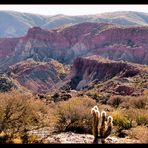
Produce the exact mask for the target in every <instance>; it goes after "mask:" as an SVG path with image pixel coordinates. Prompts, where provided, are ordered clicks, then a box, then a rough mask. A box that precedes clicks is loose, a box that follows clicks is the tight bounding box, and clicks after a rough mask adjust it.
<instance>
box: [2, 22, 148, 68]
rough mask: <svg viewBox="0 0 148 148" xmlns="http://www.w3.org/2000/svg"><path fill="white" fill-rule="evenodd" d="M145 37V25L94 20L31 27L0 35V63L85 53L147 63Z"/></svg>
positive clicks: (70, 59)
mask: <svg viewBox="0 0 148 148" xmlns="http://www.w3.org/2000/svg"><path fill="white" fill-rule="evenodd" d="M147 40H148V28H147V27H132V28H124V27H119V26H116V25H112V24H97V23H82V24H77V25H73V26H69V27H65V28H64V27H63V28H58V29H54V30H43V29H41V28H39V27H33V28H31V29H29V30H28V33H27V35H26V36H24V37H20V38H17V39H0V57H2V58H4V59H3V61H6V63H7V64H3V65H4V66H2V65H0V67H1V70H2V69H3V68H6V67H7V66H9V65H12V64H15V63H16V62H18V61H22V60H26V59H27V58H33V59H34V60H39V61H48V59H49V58H53V59H56V60H58V61H60V62H62V63H68V64H69V63H72V62H73V60H74V59H75V58H76V57H78V56H86V55H100V56H102V57H105V58H108V59H113V60H125V61H130V62H134V63H140V64H148V58H147V57H148V48H147V47H148V42H147ZM8 59H9V60H8ZM14 59H15V60H14ZM16 59H17V60H16Z"/></svg>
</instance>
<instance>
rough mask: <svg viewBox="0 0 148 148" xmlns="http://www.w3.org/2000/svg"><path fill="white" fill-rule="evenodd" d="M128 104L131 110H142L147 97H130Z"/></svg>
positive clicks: (146, 102) (147, 102)
mask: <svg viewBox="0 0 148 148" xmlns="http://www.w3.org/2000/svg"><path fill="white" fill-rule="evenodd" d="M129 104H130V105H131V106H132V107H133V108H138V109H142V108H143V109H144V108H146V106H147V105H148V97H147V96H138V97H131V98H130V100H129Z"/></svg>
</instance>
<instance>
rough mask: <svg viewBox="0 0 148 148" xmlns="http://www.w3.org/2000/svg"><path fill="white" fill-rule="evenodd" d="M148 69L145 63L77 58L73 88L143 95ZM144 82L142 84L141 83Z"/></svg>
mask: <svg viewBox="0 0 148 148" xmlns="http://www.w3.org/2000/svg"><path fill="white" fill-rule="evenodd" d="M147 73H148V69H147V68H146V67H145V66H143V65H137V64H131V63H127V62H118V61H112V60H106V59H104V58H101V57H97V56H90V57H86V58H81V57H79V58H77V59H76V60H75V61H74V64H73V67H72V71H71V75H70V78H69V79H70V81H69V82H68V83H67V84H68V85H70V87H71V88H72V89H76V90H83V89H84V90H88V89H93V88H94V89H95V90H97V92H98V93H102V92H104V93H111V94H115V95H133V96H135V95H142V93H143V91H144V89H145V88H147V87H148V83H147V79H148V75H147ZM141 83H142V85H141Z"/></svg>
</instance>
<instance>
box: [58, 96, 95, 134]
mask: <svg viewBox="0 0 148 148" xmlns="http://www.w3.org/2000/svg"><path fill="white" fill-rule="evenodd" d="M95 104H96V103H95V101H94V100H92V99H90V98H88V97H76V98H71V99H69V100H68V101H61V102H59V103H58V104H57V105H56V108H55V111H56V116H57V117H58V122H57V124H56V130H57V132H61V131H73V132H78V133H82V132H85V133H91V132H92V130H91V129H92V116H91V113H90V108H92V107H93V106H94V105H95Z"/></svg>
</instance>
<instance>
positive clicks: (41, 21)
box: [0, 11, 148, 37]
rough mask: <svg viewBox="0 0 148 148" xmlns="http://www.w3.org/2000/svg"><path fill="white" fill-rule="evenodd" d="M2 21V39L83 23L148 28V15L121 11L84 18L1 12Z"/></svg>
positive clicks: (0, 31) (0, 27)
mask: <svg viewBox="0 0 148 148" xmlns="http://www.w3.org/2000/svg"><path fill="white" fill-rule="evenodd" d="M0 21H1V25H0V37H19V36H23V35H25V34H26V32H27V31H28V29H29V28H31V27H34V26H38V27H42V28H48V29H53V28H57V27H61V26H63V25H72V24H78V23H83V22H97V23H113V24H119V25H125V26H139V25H140V26H145V25H146V26H147V25H148V14H147V13H142V12H132V11H121V12H112V13H101V14H96V15H82V16H66V15H63V14H58V15H54V16H51V15H50V14H49V15H48V16H44V15H38V14H30V13H20V12H15V11H0Z"/></svg>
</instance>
